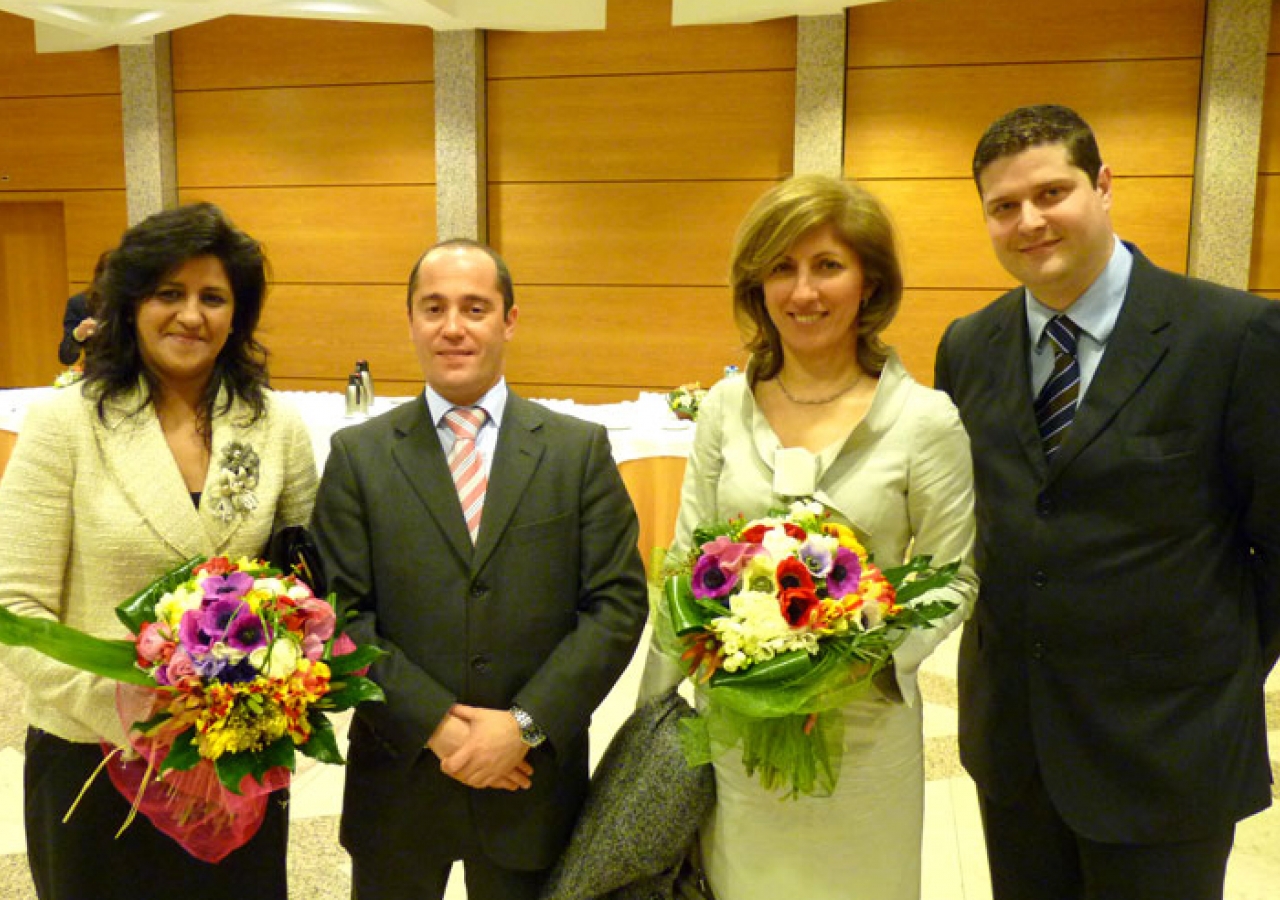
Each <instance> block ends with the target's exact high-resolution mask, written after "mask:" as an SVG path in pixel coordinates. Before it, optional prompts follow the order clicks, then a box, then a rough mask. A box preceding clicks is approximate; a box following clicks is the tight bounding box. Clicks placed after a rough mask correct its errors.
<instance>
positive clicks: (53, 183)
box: [0, 94, 124, 191]
mask: <svg viewBox="0 0 1280 900" xmlns="http://www.w3.org/2000/svg"><path fill="white" fill-rule="evenodd" d="M0 122H2V123H4V124H3V127H0V176H3V178H4V180H3V181H0V191H40V190H95V189H101V188H119V189H123V188H124V137H123V129H122V126H121V118H120V97H119V96H117V95H115V94H102V95H97V96H93V95H90V96H84V97H40V98H24V99H8V100H5V99H0Z"/></svg>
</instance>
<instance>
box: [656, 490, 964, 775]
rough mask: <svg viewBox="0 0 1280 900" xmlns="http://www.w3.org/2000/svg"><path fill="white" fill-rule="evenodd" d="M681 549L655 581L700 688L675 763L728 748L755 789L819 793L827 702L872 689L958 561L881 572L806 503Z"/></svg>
mask: <svg viewBox="0 0 1280 900" xmlns="http://www.w3.org/2000/svg"><path fill="white" fill-rule="evenodd" d="M693 543H694V548H695V549H693V550H692V551H691V552H690V553H689V555H688V557H687V558H686V559H685V560H683V561H681V562H679V563H677V565H676V566H674V567H670V568H668V570H667V578H666V581H665V585H664V599H665V602H666V604H667V611H668V612H669V614H670V617H671V623H672V627H673V630H674V632H675V634H676V636H677V637H678V638H680V641H679V650H680V651H681V655H680V660H681V663H682V667H683V668H684V670H685V671H686V673H687V674H688V675H689V677H690V678H692V679H694V680H695V681H700V682H702V683H704V684H705V685H706V688H707V693H706V700H707V702H706V704H705V706H704V708H703V709H702V710H701V715H700V716H699V717H698V718H696V719H688V720H686V721H685V722H684V723H682V727H683V728H684V732H683V734H682V740H683V742H684V751H685V758H686V759H687V760H688V761H689V763H690V765H697V764H701V763H707V762H710V761H711V760H713V759H715V758H716V757H718V756H719V755H720V754H721V753H724V752H725V751H726V750H728V749H730V748H731V747H734V746H738V745H741V747H742V761H743V765H744V767H745V768H746V770H747V772H748V774H757V773H758V775H759V778H760V783H761V784H762V785H763V786H764V787H765V788H766V789H769V790H773V789H775V788H783V789H785V790H786V792H787V795H789V796H798V795H800V794H814V795H819V796H822V795H828V794H830V793H831V791H832V790H833V789H834V787H835V784H836V782H837V780H838V778H839V766H840V758H841V754H842V738H843V719H842V716H841V713H840V708H841V707H842V706H844V705H845V704H847V703H849V702H850V701H852V700H854V699H856V698H858V697H859V696H862V695H864V694H865V693H867V692H868V691H869V690H870V689H871V686H872V679H873V677H874V676H875V675H876V674H877V673H878V672H880V671H881V670H882V669H885V667H886V666H888V664H889V663H890V662H891V661H892V654H893V651H894V649H896V648H897V646H898V645H899V644H901V643H902V641H903V640H905V639H906V636H907V634H908V633H909V632H910V631H911V629H913V628H930V627H932V623H933V621H934V620H936V619H939V618H942V617H943V616H946V615H947V614H948V613H950V612H951V611H952V610H954V609H955V608H956V605H957V604H955V603H952V602H948V601H942V600H933V601H928V600H927V599H922V595H923V594H925V593H926V592H927V591H930V590H933V589H934V588H938V587H942V586H943V585H946V584H947V583H948V582H950V580H951V579H952V577H953V575H954V573H955V571H956V569H957V568H958V567H959V563H951V564H949V565H946V566H942V567H940V568H935V567H933V566H932V565H930V560H929V558H928V557H917V558H915V559H913V560H911V561H910V562H909V563H907V564H906V565H903V566H900V567H897V568H893V569H887V570H883V571H882V570H881V569H879V568H878V567H877V566H876V565H875V564H874V563H872V561H871V559H870V557H869V555H868V553H867V551H866V550H865V549H864V548H863V547H862V545H861V544H860V543H859V542H858V540H857V538H856V537H855V536H854V534H853V532H852V531H851V530H850V529H849V528H847V527H846V526H844V525H840V524H838V523H835V522H832V521H830V520H829V519H828V518H827V517H826V515H825V512H824V510H823V507H822V505H821V504H820V503H817V502H816V501H813V500H798V501H796V502H795V503H793V504H792V506H791V508H790V510H789V511H778V512H773V513H770V514H769V515H767V516H765V517H764V518H760V519H754V520H751V521H747V520H745V519H742V518H738V519H733V520H731V521H729V522H719V523H713V524H709V525H705V526H702V527H699V528H698V529H696V530H695V532H694V540H693Z"/></svg>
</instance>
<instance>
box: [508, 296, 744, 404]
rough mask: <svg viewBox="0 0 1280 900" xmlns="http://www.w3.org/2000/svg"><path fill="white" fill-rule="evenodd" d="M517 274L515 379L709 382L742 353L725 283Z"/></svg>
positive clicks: (511, 351) (511, 353) (511, 362)
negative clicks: (562, 281) (559, 280)
mask: <svg viewBox="0 0 1280 900" xmlns="http://www.w3.org/2000/svg"><path fill="white" fill-rule="evenodd" d="M513 274H514V275H515V277H516V278H517V285H516V302H517V304H518V306H519V308H520V313H519V318H518V319H517V322H516V335H515V338H514V339H513V340H512V341H511V343H510V344H508V345H507V374H508V377H510V378H511V379H512V380H515V381H522V382H533V383H543V384H548V383H553V384H571V383H578V384H598V385H645V384H649V385H655V384H656V385H664V386H665V387H664V389H666V390H669V389H670V388H673V387H675V386H677V385H679V384H683V383H685V382H689V381H701V382H702V383H703V384H711V383H713V382H715V381H717V380H718V379H719V378H720V377H721V375H722V374H723V373H724V367H725V366H726V365H730V364H733V365H737V366H743V365H745V364H746V356H745V354H744V353H743V352H742V349H741V345H742V341H741V339H740V338H739V336H738V330H737V328H736V327H735V325H734V323H733V312H732V309H731V303H730V299H729V290H728V288H725V287H721V288H687V287H686V288H671V287H572V286H561V287H539V286H533V285H530V286H524V285H521V284H519V283H518V279H519V272H518V271H514V272H513Z"/></svg>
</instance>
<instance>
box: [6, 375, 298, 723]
mask: <svg viewBox="0 0 1280 900" xmlns="http://www.w3.org/2000/svg"><path fill="white" fill-rule="evenodd" d="M136 407H137V397H136V396H135V397H131V398H129V400H127V401H126V402H123V403H120V404H117V405H113V406H111V407H109V408H108V410H107V417H106V418H107V421H106V423H105V424H104V423H103V422H102V421H101V420H100V419H99V418H98V415H97V410H96V406H95V404H94V403H93V401H91V400H88V399H86V398H85V397H84V396H83V395H82V394H81V392H80V390H79V389H78V388H67V389H65V390H63V391H59V392H58V393H57V394H55V395H54V396H53V397H52V398H51V399H50V400H48V401H46V402H44V403H41V404H39V405H37V406H35V407H33V408H32V409H31V410H30V411H29V412H28V413H27V416H26V419H25V421H24V422H23V427H22V432H21V434H20V435H19V437H18V442H17V445H16V446H15V447H14V451H13V456H12V458H11V459H10V461H9V465H8V468H7V469H6V470H5V474H4V479H3V481H0V604H3V605H4V606H5V607H6V608H7V609H9V610H10V611H11V612H14V613H16V614H19V615H27V616H40V617H45V618H50V619H57V620H59V621H61V622H63V623H64V624H66V625H69V626H71V627H73V628H77V629H80V630H81V631H85V632H88V633H91V634H96V635H101V636H105V637H114V638H119V637H124V636H126V635H127V631H126V630H125V628H124V626H123V625H121V624H120V622H119V621H118V620H117V619H116V616H115V606H116V604H117V603H119V602H120V601H121V600H123V599H125V598H126V597H128V596H130V595H132V594H133V593H135V592H136V591H138V590H139V589H141V588H142V587H144V586H145V585H147V584H148V583H149V582H150V581H152V580H154V579H155V578H156V577H157V576H159V575H161V574H163V573H164V572H165V571H166V570H168V569H170V568H172V567H174V566H176V565H178V564H179V563H181V562H183V561H184V560H186V559H189V558H190V557H192V556H195V555H197V554H200V555H205V556H215V555H229V556H233V557H235V556H240V555H250V556H253V555H257V554H260V553H261V552H262V551H263V549H264V548H265V547H266V544H267V540H268V539H269V538H270V536H271V534H272V532H273V531H274V530H275V529H276V528H278V527H280V526H283V525H289V524H298V523H304V522H306V521H307V518H308V516H309V515H310V512H311V505H312V502H313V499H314V495H315V487H316V473H315V459H314V456H313V452H312V449H311V442H310V440H309V438H308V435H307V431H306V428H305V427H304V426H303V424H302V420H301V418H300V417H299V415H298V413H297V412H296V411H295V410H294V409H293V408H292V407H290V406H288V405H286V404H284V403H281V402H280V401H279V399H278V398H276V397H275V396H274V395H272V394H271V393H270V392H268V396H267V409H266V413H265V414H264V415H263V416H262V417H261V418H260V419H258V421H257V422H254V423H253V424H252V425H245V424H244V423H245V421H247V415H246V413H247V410H246V409H245V408H244V407H243V406H242V405H241V404H239V403H238V402H237V403H236V404H234V405H233V407H232V409H231V410H230V411H229V412H228V413H226V414H225V415H221V416H218V417H217V418H216V419H215V420H214V422H213V448H212V450H213V452H212V456H211V461H210V464H209V474H208V480H207V481H206V482H205V487H204V491H203V493H202V496H201V502H200V508H199V509H198V510H197V509H196V507H195V506H194V505H193V504H192V502H191V495H190V494H189V492H188V491H187V487H186V484H185V483H184V482H183V480H182V475H181V473H180V472H179V470H178V466H177V463H176V461H175V460H174V458H173V454H172V453H171V452H170V450H169V446H168V444H167V443H166V441H165V437H164V434H163V432H162V431H161V429H160V423H159V421H158V420H157V418H156V415H155V411H154V410H153V409H152V408H151V407H150V406H148V407H146V408H145V409H143V410H142V411H141V412H139V413H137V414H136V415H129V414H128V411H129V410H132V409H135V408H136ZM233 441H238V442H240V443H241V444H244V445H247V446H249V447H250V448H252V449H253V451H254V452H256V453H257V455H258V459H259V465H258V469H259V472H258V483H257V487H256V489H255V490H254V491H253V493H254V495H255V497H256V500H257V506H256V508H255V509H252V510H251V511H247V512H244V513H233V514H231V515H230V516H229V517H227V518H225V519H224V518H223V517H220V516H219V515H218V514H217V513H216V511H215V508H216V506H217V504H216V502H215V498H216V497H217V496H218V494H219V490H218V488H219V486H220V485H221V484H222V483H223V482H224V475H223V470H222V467H221V460H222V458H223V452H224V449H225V448H226V447H227V445H228V444H230V443H231V442H233ZM0 662H2V663H3V664H4V665H5V666H6V667H7V668H8V669H9V670H10V671H12V672H13V674H14V675H15V676H16V677H17V678H18V679H19V680H21V681H22V682H23V684H24V685H25V687H26V715H27V720H28V721H29V722H30V723H31V724H32V725H34V726H36V727H38V728H41V729H43V730H45V731H48V732H50V733H52V734H55V735H57V736H59V737H61V738H64V739H65V740H69V741H81V742H91V741H100V740H107V741H111V742H113V743H116V744H121V743H123V741H124V731H123V728H122V726H121V724H120V722H119V719H118V717H117V715H116V712H115V684H114V682H109V681H107V680H106V679H103V678H100V677H97V676H93V675H89V674H87V673H84V672H80V671H77V670H74V669H72V668H70V667H68V666H66V665H63V664H61V663H58V662H55V661H53V660H51V659H48V658H47V657H44V656H42V655H40V654H39V653H36V652H35V651H33V650H30V649H26V648H12V647H0Z"/></svg>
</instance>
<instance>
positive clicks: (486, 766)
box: [313, 240, 647, 900]
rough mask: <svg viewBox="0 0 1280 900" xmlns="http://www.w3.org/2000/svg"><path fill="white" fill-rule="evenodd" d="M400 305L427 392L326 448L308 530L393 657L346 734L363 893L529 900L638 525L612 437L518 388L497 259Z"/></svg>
mask: <svg viewBox="0 0 1280 900" xmlns="http://www.w3.org/2000/svg"><path fill="white" fill-rule="evenodd" d="M408 307H409V328H410V332H411V335H412V338H413V344H414V347H415V348H416V350H417V354H418V360H419V363H420V364H421V366H422V371H423V374H424V376H425V378H426V382H427V386H426V390H425V391H424V393H423V395H422V396H420V397H417V398H416V399H415V400H413V401H412V402H410V403H406V404H404V405H403V406H400V407H397V408H396V409H395V410H393V411H392V412H390V413H387V414H385V415H382V416H379V417H377V418H375V419H372V420H370V421H369V422H367V423H365V424H363V425H359V426H356V427H354V428H349V429H346V430H343V431H340V432H338V433H337V434H336V435H335V436H334V438H333V444H332V451H331V453H330V456H329V460H328V464H327V466H326V468H325V472H324V478H323V480H322V482H321V485H320V490H319V494H318V495H317V498H316V509H315V514H314V519H313V522H314V527H315V532H316V538H317V542H318V543H319V546H320V549H321V552H322V554H323V558H324V563H325V566H326V571H327V574H328V577H329V586H330V589H331V590H334V591H336V592H337V594H338V597H339V599H340V600H341V601H342V602H343V603H344V604H346V605H347V606H349V607H350V608H351V609H352V610H353V611H354V613H355V618H354V621H353V624H352V626H351V629H350V631H351V634H352V635H353V637H355V638H356V640H357V641H359V642H362V643H363V642H372V643H376V644H377V645H378V646H380V647H382V648H383V649H384V650H386V651H387V655H386V656H385V657H383V658H382V659H381V660H380V661H379V662H377V663H376V664H375V665H374V667H373V670H372V673H371V674H372V677H373V678H374V679H375V680H376V681H377V682H378V683H379V684H381V685H382V687H383V689H384V691H385V692H386V696H387V699H386V702H385V703H381V704H365V705H363V706H361V707H360V709H359V710H358V711H357V713H356V716H355V719H354V721H353V723H352V727H351V749H350V761H349V765H348V770H347V781H346V791H345V796H344V800H343V811H342V827H341V836H342V842H343V845H344V846H345V847H346V848H347V850H348V851H349V852H350V853H351V857H352V860H353V896H354V897H356V898H359V900H400V898H404V900H410V898H412V900H426V898H432V897H435V898H439V897H441V896H443V894H444V889H445V884H446V881H447V878H448V874H449V869H450V866H451V864H452V863H453V862H454V861H456V860H462V861H463V864H464V869H465V872H466V880H467V893H468V896H469V897H470V898H471V900H521V898H530V900H532V898H536V897H537V896H538V893H539V890H540V888H541V886H542V883H543V881H544V879H545V875H546V872H547V870H548V869H549V867H550V866H551V865H552V864H553V863H554V862H555V860H556V858H557V856H558V854H559V852H560V850H561V849H562V847H563V845H564V843H565V842H566V841H567V839H568V836H569V833H570V830H571V828H572V826H573V822H574V819H575V817H576V815H577V813H578V810H579V807H580V806H581V804H582V801H583V798H584V796H585V793H586V788H587V726H588V724H589V722H590V719H591V714H592V712H593V711H594V710H595V708H596V706H598V705H599V703H600V701H601V700H602V699H603V698H604V697H605V695H606V694H607V693H608V691H609V689H610V688H611V687H612V685H613V683H614V681H615V680H616V679H617V677H618V676H619V675H620V674H621V672H622V670H623V669H624V668H625V667H626V665H627V663H628V661H629V660H630V658H631V655H632V651H633V650H634V648H635V645H636V642H637V640H638V639H639V636H640V632H641V629H642V628H643V626H644V619H645V615H646V612H647V601H646V596H645V586H644V570H643V567H642V564H641V561H640V556H639V553H638V551H637V549H636V539H637V536H638V532H639V526H638V523H637V520H636V514H635V510H634V508H633V507H632V504H631V501H630V499H629V498H628V496H627V492H626V489H625V487H624V486H623V483H622V479H621V477H620V476H619V474H618V470H617V467H616V466H615V465H614V463H613V459H612V457H611V455H610V449H609V441H608V437H607V435H606V434H605V431H604V429H603V428H601V427H600V426H598V425H592V424H589V423H587V422H583V421H581V420H578V419H574V418H571V417H569V416H564V415H559V414H556V413H553V412H551V411H549V410H547V409H545V408H543V407H541V406H539V405H537V404H534V403H530V402H528V401H526V400H523V399H521V398H520V397H517V396H516V395H515V394H514V393H512V392H511V391H510V390H508V388H507V385H506V381H505V380H504V378H503V359H504V354H505V349H506V344H507V342H508V341H509V340H510V339H511V337H512V334H513V333H514V330H515V325H516V318H517V313H518V309H517V307H516V306H515V305H514V295H513V290H512V284H511V276H510V274H509V273H508V271H507V267H506V265H505V264H504V263H503V261H502V260H501V258H500V257H499V256H498V255H497V254H496V253H495V252H494V251H493V250H491V249H490V248H488V247H485V246H483V245H481V244H478V243H476V242H473V241H465V240H455V241H447V242H444V243H442V244H438V245H436V246H435V247H433V248H431V249H430V250H428V251H427V252H426V253H425V254H424V255H423V257H422V258H421V259H420V260H419V262H418V264H417V265H416V266H415V267H414V270H413V274H412V276H411V278H410V282H409V292H408Z"/></svg>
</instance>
